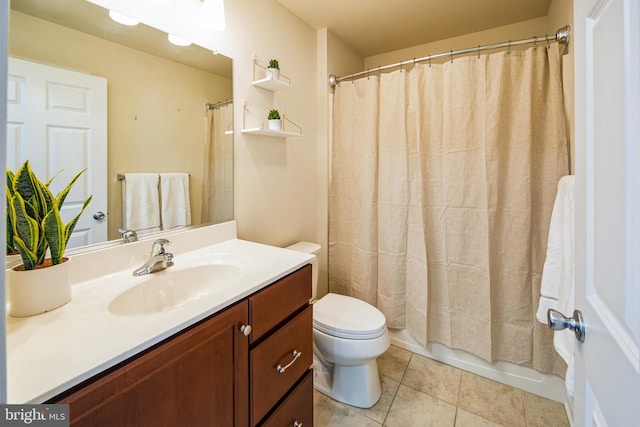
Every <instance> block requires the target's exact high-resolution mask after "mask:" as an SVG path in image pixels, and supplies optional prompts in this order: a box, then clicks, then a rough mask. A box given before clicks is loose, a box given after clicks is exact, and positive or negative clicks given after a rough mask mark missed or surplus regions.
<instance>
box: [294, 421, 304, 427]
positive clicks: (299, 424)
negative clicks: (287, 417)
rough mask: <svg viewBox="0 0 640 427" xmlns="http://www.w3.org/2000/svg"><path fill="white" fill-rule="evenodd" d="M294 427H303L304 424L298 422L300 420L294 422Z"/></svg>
mask: <svg viewBox="0 0 640 427" xmlns="http://www.w3.org/2000/svg"><path fill="white" fill-rule="evenodd" d="M293 427H302V423H301V422H298V420H294V421H293Z"/></svg>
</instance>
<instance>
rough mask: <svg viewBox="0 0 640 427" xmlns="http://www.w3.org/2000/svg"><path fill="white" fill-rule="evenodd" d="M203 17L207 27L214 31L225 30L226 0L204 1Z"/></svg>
mask: <svg viewBox="0 0 640 427" xmlns="http://www.w3.org/2000/svg"><path fill="white" fill-rule="evenodd" d="M201 17H202V25H204V26H205V27H207V28H209V29H211V30H214V31H222V30H224V27H225V22H224V0H202V14H201Z"/></svg>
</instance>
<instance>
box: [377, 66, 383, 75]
mask: <svg viewBox="0 0 640 427" xmlns="http://www.w3.org/2000/svg"><path fill="white" fill-rule="evenodd" d="M378 77H382V72H381V70H380V65H378Z"/></svg>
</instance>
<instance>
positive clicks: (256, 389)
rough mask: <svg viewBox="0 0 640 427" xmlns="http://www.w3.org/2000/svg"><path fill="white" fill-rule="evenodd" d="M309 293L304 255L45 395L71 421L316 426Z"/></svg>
mask: <svg viewBox="0 0 640 427" xmlns="http://www.w3.org/2000/svg"><path fill="white" fill-rule="evenodd" d="M310 298H311V266H310V265H307V266H305V267H302V268H301V269H299V270H297V271H295V272H293V273H291V274H290V275H288V276H286V277H284V278H282V279H281V280H279V281H277V282H275V283H274V284H272V285H269V286H268V287H266V288H264V289H263V290H260V291H258V292H257V293H255V294H253V295H251V296H249V297H248V298H246V299H245V300H243V301H240V302H238V303H236V304H235V305H233V306H231V307H229V308H227V309H225V310H223V311H222V312H219V313H216V314H215V315H213V316H211V317H209V318H208V319H205V320H203V321H201V322H199V323H197V324H196V325H193V326H191V327H189V328H188V329H186V330H184V331H182V332H180V333H178V334H176V335H174V336H173V337H171V338H168V339H167V340H165V341H163V342H161V343H159V344H157V345H155V346H154V347H152V348H150V349H148V350H146V351H144V352H142V353H141V354H139V355H136V356H134V357H133V358H131V359H128V360H126V361H125V362H122V363H121V364H119V365H117V366H115V367H113V368H111V369H109V370H108V371H106V372H104V373H102V374H100V375H98V376H96V377H94V378H91V379H89V380H87V381H85V382H84V383H82V384H79V385H78V386H76V387H74V388H72V389H70V390H68V391H66V392H64V393H62V394H61V395H59V396H57V397H55V398H54V399H51V400H50V401H49V402H48V403H67V404H69V405H70V418H71V420H70V423H71V426H73V427H113V426H119V427H120V426H122V427H147V426H148V427H161V426H166V427H200V426H202V427H204V426H221V427H230V426H256V425H265V426H285V425H287V426H293V425H300V424H299V423H303V424H304V425H305V426H312V425H313V382H312V377H313V375H312V372H311V370H310V366H311V363H312V361H313V345H312V315H311V310H312V307H311V305H309V304H308V301H309V299H310ZM246 324H250V325H251V326H252V332H251V334H250V336H249V338H247V336H245V335H244V333H243V331H241V327H242V326H243V325H246ZM132 327H135V326H132ZM294 350H295V351H296V352H299V353H300V355H299V356H297V357H296V356H295V355H294V354H293V352H294ZM281 371H282V372H281ZM295 422H298V424H294V423H295Z"/></svg>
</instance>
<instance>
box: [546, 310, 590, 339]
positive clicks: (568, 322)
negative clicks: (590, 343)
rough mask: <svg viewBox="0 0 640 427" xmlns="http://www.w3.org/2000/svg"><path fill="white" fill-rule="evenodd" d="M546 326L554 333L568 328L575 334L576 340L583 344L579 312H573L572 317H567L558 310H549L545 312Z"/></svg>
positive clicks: (582, 323) (580, 314) (581, 321)
mask: <svg viewBox="0 0 640 427" xmlns="http://www.w3.org/2000/svg"><path fill="white" fill-rule="evenodd" d="M547 324H548V325H549V327H550V328H551V329H553V330H554V331H561V330H563V329H567V328H569V329H570V330H572V331H573V332H574V333H575V334H576V339H577V340H578V341H580V342H584V335H585V330H584V320H583V318H582V312H581V311H580V310H573V317H567V316H565V315H564V314H562V313H560V312H559V311H558V310H554V309H553V308H550V309H549V310H548V311H547Z"/></svg>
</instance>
